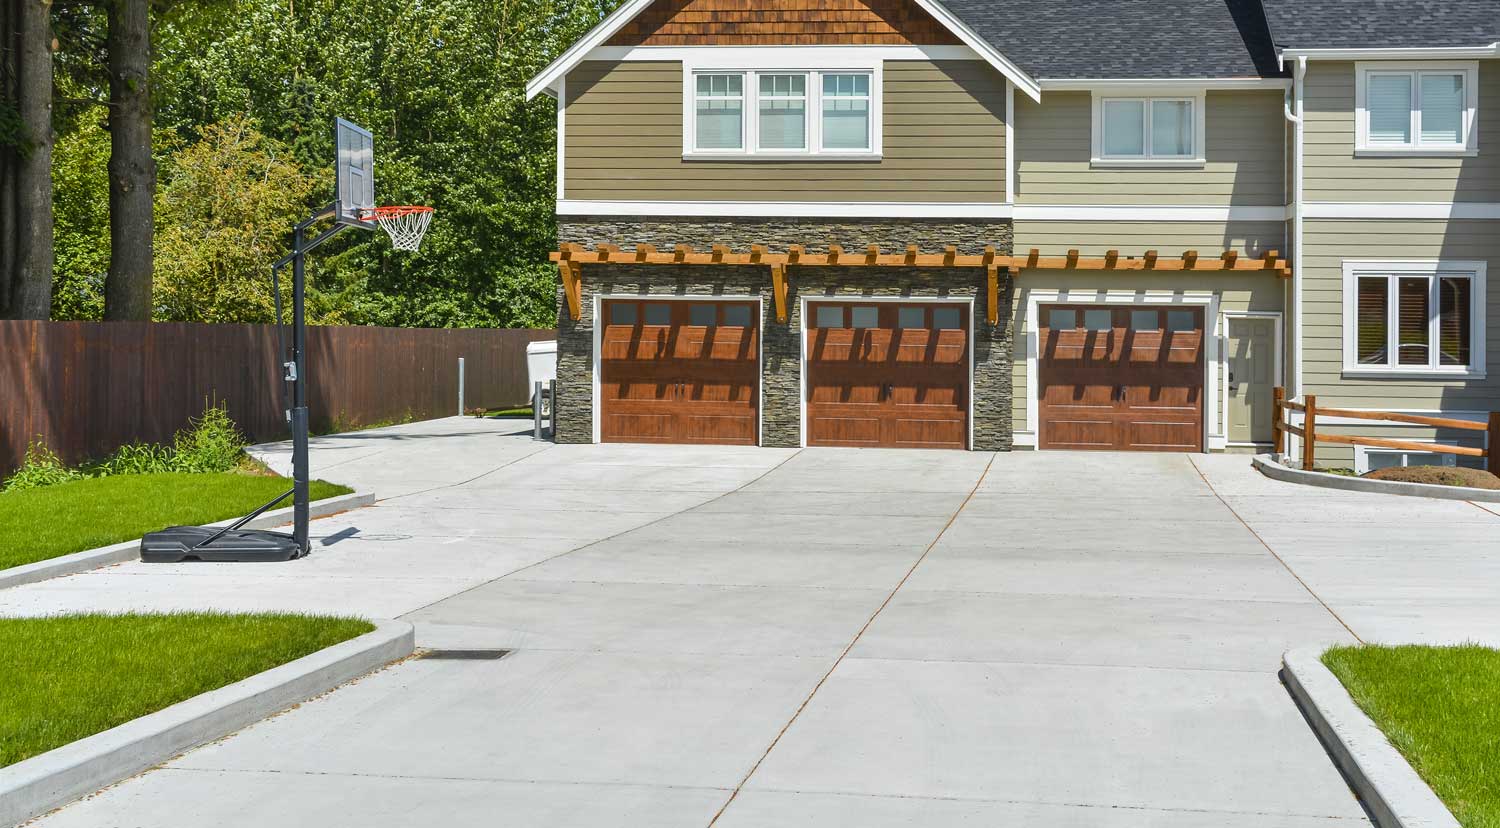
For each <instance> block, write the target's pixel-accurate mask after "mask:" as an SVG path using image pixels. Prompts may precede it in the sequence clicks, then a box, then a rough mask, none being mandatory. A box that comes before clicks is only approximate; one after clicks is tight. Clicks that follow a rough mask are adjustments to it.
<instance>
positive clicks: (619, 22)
mask: <svg viewBox="0 0 1500 828" xmlns="http://www.w3.org/2000/svg"><path fill="white" fill-rule="evenodd" d="M653 2H655V0H629V2H627V3H625V4H624V5H622V6H620V8H618V9H616V10H615V11H614V13H613V14H611V15H610V16H609V17H606V18H604V20H603V22H601V23H600V24H599V25H597V26H595V27H594V28H593V29H590V30H589V32H588V34H586V35H584V36H583V37H581V38H579V40H578V42H577V43H574V44H573V45H572V46H571V47H569V48H568V50H567V51H565V52H563V53H562V54H561V55H559V56H558V57H557V59H556V60H554V61H552V62H551V63H549V64H547V68H545V69H543V70H542V71H541V74H539V75H537V76H536V77H534V78H532V79H531V81H530V82H529V83H527V84H526V99H527V100H531V99H532V98H535V97H536V96H537V95H540V94H542V93H543V92H546V93H547V94H549V95H556V94H557V81H558V79H559V78H561V77H563V76H564V75H566V74H567V73H568V72H570V71H572V69H573V67H575V66H577V65H578V64H579V63H580V62H582V61H583V60H584V59H585V58H587V57H588V55H589V53H590V52H592V51H593V50H594V49H595V48H597V47H599V46H602V45H603V44H604V42H605V41H607V40H609V39H610V38H611V37H613V36H614V34H615V33H616V32H618V31H619V30H620V29H623V28H624V27H625V24H627V23H629V22H630V21H631V20H634V19H635V17H636V16H637V15H639V14H640V13H641V12H643V11H645V10H646V9H647V7H649V6H650V5H651V4H652V3H653ZM914 2H915V3H916V4H917V5H918V6H920V7H921V8H922V9H923V10H924V11H926V12H927V13H928V14H930V15H932V16H933V17H934V18H936V19H937V21H938V22H939V23H942V24H943V25H944V26H945V27H947V29H948V30H949V31H951V32H953V34H954V35H955V36H957V37H958V39H959V40H961V41H963V42H964V45H966V46H968V47H969V48H970V49H973V50H974V51H975V52H977V53H978V54H979V56H980V57H981V58H983V59H984V61H985V62H986V63H988V64H990V65H991V66H993V67H995V69H996V70H997V71H998V72H999V73H1000V74H1002V75H1004V76H1005V77H1006V78H1008V79H1010V82H1011V83H1013V84H1015V85H1016V87H1017V88H1018V89H1020V90H1021V91H1023V92H1025V93H1026V94H1027V96H1028V97H1030V98H1031V99H1032V100H1034V101H1041V99H1042V87H1041V84H1039V83H1037V82H1036V81H1035V80H1034V79H1033V78H1032V77H1031V76H1030V75H1028V74H1026V73H1025V72H1023V71H1021V68H1020V67H1019V66H1016V65H1015V64H1014V63H1012V62H1011V61H1010V59H1009V58H1007V57H1006V56H1005V55H1002V54H1000V52H998V51H997V50H996V49H995V48H994V47H993V46H991V45H990V44H989V43H987V42H986V41H985V40H984V38H982V37H980V36H979V35H977V34H975V33H974V30H973V29H970V28H969V27H968V25H966V24H965V23H964V22H963V21H962V20H959V19H958V18H957V17H955V16H954V15H953V13H952V12H950V11H948V9H947V8H945V7H944V6H943V5H942V4H941V3H940V2H938V0H914Z"/></svg>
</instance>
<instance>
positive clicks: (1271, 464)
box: [1250, 454, 1500, 503]
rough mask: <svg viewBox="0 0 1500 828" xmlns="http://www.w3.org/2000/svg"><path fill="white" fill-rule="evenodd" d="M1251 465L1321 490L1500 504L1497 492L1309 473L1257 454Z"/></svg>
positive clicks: (1275, 478) (1273, 474) (1273, 476)
mask: <svg viewBox="0 0 1500 828" xmlns="http://www.w3.org/2000/svg"><path fill="white" fill-rule="evenodd" d="M1250 462H1251V463H1252V464H1254V466H1255V468H1256V469H1258V470H1260V473H1261V474H1263V475H1265V476H1266V477H1269V478H1271V479H1272V480H1280V481H1282V482H1283V483H1300V484H1302V485H1304V486H1316V487H1318V488H1320V489H1342V490H1344V491H1348V492H1370V493H1374V494H1390V495H1401V496H1403V497H1429V498H1436V499H1438V500H1472V501H1477V502H1479V503H1500V489H1471V488H1469V487H1467V486H1436V485H1433V484H1431V483H1400V482H1397V481H1394V480H1370V479H1369V478H1365V477H1344V476H1342V475H1337V474H1328V473H1326V472H1310V471H1303V470H1302V469H1294V468H1291V467H1289V466H1283V465H1282V464H1281V463H1279V462H1277V461H1276V458H1275V457H1274V456H1273V455H1269V454H1257V455H1255V457H1253V458H1251V460H1250Z"/></svg>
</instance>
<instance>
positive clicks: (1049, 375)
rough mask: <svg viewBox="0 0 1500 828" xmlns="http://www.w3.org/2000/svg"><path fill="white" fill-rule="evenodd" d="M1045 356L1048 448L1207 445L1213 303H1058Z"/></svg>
mask: <svg viewBox="0 0 1500 828" xmlns="http://www.w3.org/2000/svg"><path fill="white" fill-rule="evenodd" d="M1041 316H1042V319H1041V323H1042V327H1041V340H1040V348H1039V353H1038V359H1037V368H1038V374H1039V382H1040V385H1041V387H1040V388H1039V389H1038V400H1039V404H1040V405H1039V408H1040V411H1039V416H1040V419H1041V437H1040V443H1041V447H1042V448H1054V449H1101V450H1114V451H1202V450H1203V359H1204V354H1203V343H1204V336H1203V310H1202V309H1201V308H1180V307H1179V308H1141V307H1130V308H1119V307H1099V306H1098V305H1092V306H1090V305H1081V306H1074V305H1053V306H1045V307H1043V308H1042V309H1041Z"/></svg>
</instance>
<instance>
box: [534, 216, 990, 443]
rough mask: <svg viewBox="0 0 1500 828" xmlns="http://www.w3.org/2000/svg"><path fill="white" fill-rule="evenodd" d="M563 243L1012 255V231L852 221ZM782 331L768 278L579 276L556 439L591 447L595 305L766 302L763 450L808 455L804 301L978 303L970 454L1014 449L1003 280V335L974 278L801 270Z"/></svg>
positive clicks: (763, 273)
mask: <svg viewBox="0 0 1500 828" xmlns="http://www.w3.org/2000/svg"><path fill="white" fill-rule="evenodd" d="M559 239H560V240H561V241H564V242H577V243H579V244H584V245H588V246H592V245H595V244H599V243H612V244H618V245H621V246H623V247H631V246H633V245H635V244H638V243H646V244H654V245H656V246H657V247H658V248H659V249H664V250H669V249H671V247H672V246H673V245H676V244H690V245H693V246H694V247H697V248H700V249H704V250H707V249H708V247H709V246H710V245H713V244H723V245H727V246H729V247H730V248H731V249H734V250H744V249H748V248H749V246H750V245H751V244H766V245H769V246H770V247H771V248H772V249H773V250H774V249H778V248H784V247H785V246H786V245H788V244H803V245H806V246H807V248H808V249H809V250H819V249H826V246H827V245H829V244H840V245H843V246H844V248H845V249H846V250H850V251H854V250H863V249H864V248H865V247H866V246H867V245H870V244H878V245H880V246H881V247H882V248H885V249H887V250H890V251H895V250H904V249H905V248H906V245H908V244H917V245H920V246H921V247H922V248H923V249H924V250H930V251H933V252H936V251H938V250H941V249H942V248H943V246H945V245H948V244H952V245H955V246H957V247H958V248H959V251H960V252H963V253H977V252H981V251H982V250H983V249H984V247H985V245H994V246H995V249H996V250H997V252H1000V253H1004V254H1008V253H1010V250H1011V227H1010V223H1009V222H1004V223H991V222H953V221H940V222H929V221H916V220H913V221H905V222H902V221H870V222H861V221H848V222H840V223H826V222H793V221H734V220H718V221H703V220H689V219H679V220H670V221H643V220H639V219H614V218H598V219H568V220H564V221H562V222H561V227H560V230H559ZM787 281H788V290H787V321H786V322H778V321H776V315H775V308H774V305H773V303H772V302H773V299H772V295H771V273H770V268H769V267H763V266H751V265H745V266H725V265H684V266H680V267H678V266H665V265H599V264H595V265H584V267H583V303H582V314H581V318H580V319H578V320H574V319H572V318H571V317H570V316H569V314H568V313H567V303H566V301H565V299H564V298H563V295H562V291H561V288H559V290H558V349H557V362H558V364H557V379H558V383H557V385H558V388H557V404H556V405H557V407H556V423H557V432H556V433H557V439H558V441H559V442H565V443H587V442H590V441H591V440H592V439H593V405H594V400H593V392H594V384H593V344H594V341H593V337H594V301H593V299H594V296H596V295H598V294H601V293H603V294H616V295H619V294H630V295H643V294H657V295H662V294H665V295H673V296H705V297H724V298H744V299H755V300H759V302H760V305H761V320H762V324H761V335H762V352H763V356H762V378H761V445H763V446H797V445H800V443H801V439H802V437H801V435H802V424H801V394H802V384H801V372H802V364H801V360H802V340H801V333H802V315H801V310H802V302H801V299H802V298H804V297H805V298H809V299H818V298H828V297H846V298H849V299H851V300H855V299H859V298H861V297H876V296H879V297H887V296H912V297H934V298H952V299H962V300H966V299H972V300H973V301H974V319H973V321H972V324H973V330H974V354H973V358H974V392H973V396H972V400H971V407H970V417H971V418H972V419H973V425H974V443H973V446H974V448H975V449H979V450H988V451H1005V450H1009V449H1010V448H1011V349H1012V330H1011V325H1010V322H1011V320H1012V318H1013V314H1012V313H1011V303H1012V301H1013V298H1014V284H1013V281H1012V279H1011V278H1010V277H1009V276H1008V275H1007V274H1006V273H1005V271H1002V272H1001V283H1000V313H999V319H1000V323H999V324H998V325H990V324H989V322H988V321H987V319H986V310H987V308H986V303H987V301H988V290H987V286H986V284H985V273H984V271H983V270H981V269H979V268H905V267H899V268H898V267H868V268H867V267H811V266H809V267H794V268H792V269H790V270H789V271H788V280H787Z"/></svg>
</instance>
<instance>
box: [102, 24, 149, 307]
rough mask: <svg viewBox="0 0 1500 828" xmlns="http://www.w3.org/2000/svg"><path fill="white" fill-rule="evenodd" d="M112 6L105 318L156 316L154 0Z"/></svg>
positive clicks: (109, 42) (109, 43)
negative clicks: (153, 286)
mask: <svg viewBox="0 0 1500 828" xmlns="http://www.w3.org/2000/svg"><path fill="white" fill-rule="evenodd" d="M107 2H108V4H109V36H108V43H107V47H106V48H107V49H108V52H109V134H110V155H109V227H110V234H109V235H110V260H109V276H108V278H106V279H105V282H104V318H105V319H110V320H119V319H125V320H142V321H144V320H147V319H150V318H151V268H152V232H153V227H154V220H153V217H152V205H153V202H154V199H155V196H156V159H154V158H153V157H152V156H151V111H152V110H151V84H150V74H151V23H150V16H149V12H150V2H149V0H107Z"/></svg>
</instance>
